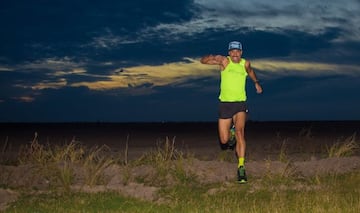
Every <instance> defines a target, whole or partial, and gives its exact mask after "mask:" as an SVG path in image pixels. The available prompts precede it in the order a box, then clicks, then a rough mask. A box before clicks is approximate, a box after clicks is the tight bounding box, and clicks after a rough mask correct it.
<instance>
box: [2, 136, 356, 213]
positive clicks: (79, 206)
mask: <svg viewBox="0 0 360 213" xmlns="http://www.w3.org/2000/svg"><path fill="white" fill-rule="evenodd" d="M309 132H310V131H306V134H305V135H306V137H310V136H311V134H310V133H309ZM286 142H287V141H283V143H282V144H281V147H280V150H278V151H279V158H278V160H280V161H282V162H285V163H287V167H286V168H285V169H284V172H283V173H281V174H277V175H272V174H271V173H270V168H268V169H269V173H268V175H265V176H263V177H261V178H252V177H250V179H251V181H249V183H248V184H245V185H239V184H237V183H233V182H225V183H216V184H200V183H199V182H197V179H196V177H195V176H194V174H190V173H187V172H185V169H184V165H185V164H186V161H187V160H191V156H190V157H189V156H188V155H187V154H184V153H182V152H180V151H178V150H177V149H176V147H175V138H173V139H172V140H170V139H169V138H166V139H165V141H158V144H157V147H156V148H155V149H154V150H151V151H150V152H148V153H146V154H145V155H144V156H142V157H141V158H139V159H138V160H135V161H132V162H128V160H127V158H125V163H124V165H123V166H125V167H126V168H128V170H125V171H124V175H125V176H126V175H128V176H131V174H126V172H130V168H131V167H132V166H139V165H152V166H154V167H155V169H156V174H155V175H154V176H153V177H152V178H151V179H150V180H149V179H147V180H145V178H144V180H143V181H141V180H137V181H138V182H143V183H144V184H147V185H155V186H158V187H159V188H160V190H159V191H158V198H157V199H156V200H155V201H144V200H140V199H135V198H130V197H126V196H124V195H121V194H119V193H116V192H111V191H108V192H101V193H81V192H75V191H72V190H71V188H70V186H71V184H72V183H73V181H74V180H73V179H74V173H75V169H76V168H75V167H73V165H74V164H75V165H80V166H81V167H83V168H85V170H86V171H87V172H85V177H84V180H85V184H87V185H90V186H93V185H96V184H101V182H102V181H105V180H103V179H102V178H103V177H102V173H103V171H104V169H105V168H106V167H108V166H110V165H113V164H116V163H118V161H116V160H115V159H113V157H111V156H109V155H108V152H109V150H108V147H106V146H103V147H100V148H98V147H94V148H92V149H86V148H85V147H83V146H82V145H81V144H79V143H77V142H76V141H74V140H73V141H71V143H69V144H65V145H62V146H50V145H42V144H39V142H38V140H37V134H35V137H34V140H33V141H32V143H31V144H30V145H29V146H27V147H24V148H23V149H22V151H21V152H20V156H19V162H21V163H23V164H26V163H33V164H35V165H37V166H38V167H39V169H41V171H42V172H44V174H47V175H48V177H49V178H52V179H55V180H56V183H57V184H59V185H60V186H61V187H60V188H61V189H65V190H59V189H58V190H50V191H46V192H36V193H28V192H26V191H23V192H22V195H21V196H20V198H19V199H18V200H17V201H16V202H14V203H12V204H11V205H10V207H9V208H8V209H7V210H6V211H5V212H360V189H359V187H358V184H359V183H360V171H353V172H351V173H347V174H344V175H339V174H334V175H324V176H321V175H317V176H315V177H309V178H299V177H297V176H296V175H294V173H293V170H292V167H291V162H290V161H289V159H288V153H287V148H288V147H287V143H286ZM344 147H345V148H344ZM357 148H358V147H357V142H356V138H355V135H353V136H351V137H349V138H347V139H346V140H342V141H341V143H336V144H334V145H333V146H332V147H330V148H328V149H327V151H328V153H329V157H333V156H337V157H342V156H348V155H351V154H353V153H354V151H355V150H356V149H357ZM344 150H345V151H344ZM330 153H331V154H330ZM339 153H340V154H339ZM344 153H345V154H344ZM227 154H229V153H227ZM168 174H170V175H172V176H173V177H175V179H176V181H175V182H174V183H173V184H170V185H167V184H163V183H165V182H166V180H167V178H168V176H167V175H168ZM129 178H130V177H129Z"/></svg>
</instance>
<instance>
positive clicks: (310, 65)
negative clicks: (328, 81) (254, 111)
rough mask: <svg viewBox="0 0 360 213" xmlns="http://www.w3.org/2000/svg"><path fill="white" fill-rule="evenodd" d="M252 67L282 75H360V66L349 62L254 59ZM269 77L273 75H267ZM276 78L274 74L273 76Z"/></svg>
mask: <svg viewBox="0 0 360 213" xmlns="http://www.w3.org/2000/svg"><path fill="white" fill-rule="evenodd" d="M251 63H252V67H254V69H255V70H261V71H262V73H267V72H271V73H276V74H277V75H280V76H299V75H306V76H329V75H343V76H360V67H359V66H357V65H347V64H330V63H319V62H305V61H281V60H270V59H269V60H266V59H265V60H264V59H259V60H253V61H252V62H251ZM267 76H268V78H271V76H269V75H267ZM272 78H274V76H272Z"/></svg>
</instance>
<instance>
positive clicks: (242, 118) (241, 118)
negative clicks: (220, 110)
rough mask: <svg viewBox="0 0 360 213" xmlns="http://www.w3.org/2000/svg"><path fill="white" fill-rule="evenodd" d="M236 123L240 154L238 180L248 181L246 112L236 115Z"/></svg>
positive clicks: (241, 181)
mask: <svg viewBox="0 0 360 213" xmlns="http://www.w3.org/2000/svg"><path fill="white" fill-rule="evenodd" d="M233 119H234V124H235V137H236V140H237V143H236V155H237V156H238V160H239V163H238V181H239V183H246V181H247V177H246V173H245V166H244V163H245V151H246V141H245V122H246V112H238V113H237V114H235V115H234V117H233Z"/></svg>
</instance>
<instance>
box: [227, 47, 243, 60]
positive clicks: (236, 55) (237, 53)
mask: <svg viewBox="0 0 360 213" xmlns="http://www.w3.org/2000/svg"><path fill="white" fill-rule="evenodd" d="M241 54H242V50H238V49H232V50H230V51H229V56H230V58H231V60H233V61H234V62H239V61H240V58H241Z"/></svg>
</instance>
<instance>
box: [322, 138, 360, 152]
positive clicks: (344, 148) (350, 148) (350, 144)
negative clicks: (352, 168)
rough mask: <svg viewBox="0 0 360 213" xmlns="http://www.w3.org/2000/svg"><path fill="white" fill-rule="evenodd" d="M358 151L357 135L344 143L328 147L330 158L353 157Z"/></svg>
mask: <svg viewBox="0 0 360 213" xmlns="http://www.w3.org/2000/svg"><path fill="white" fill-rule="evenodd" d="M357 149H359V145H358V144H357V142H356V133H354V134H352V135H351V136H349V137H347V138H346V139H345V140H344V141H342V142H337V143H335V144H333V145H332V146H331V147H327V152H328V157H348V156H351V155H353V154H354V153H355V151H356V150H357Z"/></svg>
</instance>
